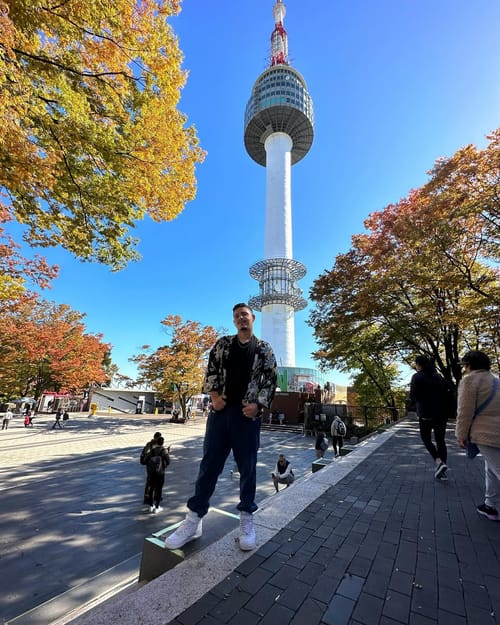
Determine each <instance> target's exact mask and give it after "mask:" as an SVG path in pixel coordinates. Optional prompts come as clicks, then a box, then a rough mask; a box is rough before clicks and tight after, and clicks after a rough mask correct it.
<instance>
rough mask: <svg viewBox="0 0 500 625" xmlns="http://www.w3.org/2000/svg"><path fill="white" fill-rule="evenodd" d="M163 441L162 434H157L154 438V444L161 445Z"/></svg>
mask: <svg viewBox="0 0 500 625" xmlns="http://www.w3.org/2000/svg"><path fill="white" fill-rule="evenodd" d="M164 442H165V441H164V439H163V436H158V438H157V439H156V444H157V445H163V443H164Z"/></svg>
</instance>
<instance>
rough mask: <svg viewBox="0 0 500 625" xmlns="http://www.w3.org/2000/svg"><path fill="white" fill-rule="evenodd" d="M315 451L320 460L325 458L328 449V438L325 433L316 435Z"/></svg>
mask: <svg viewBox="0 0 500 625" xmlns="http://www.w3.org/2000/svg"><path fill="white" fill-rule="evenodd" d="M314 449H315V451H316V458H318V459H319V458H323V457H324V455H325V451H326V450H327V449H328V438H327V437H326V434H325V433H324V432H318V433H317V434H316V440H315V441H314Z"/></svg>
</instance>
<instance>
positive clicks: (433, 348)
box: [309, 132, 500, 384]
mask: <svg viewBox="0 0 500 625" xmlns="http://www.w3.org/2000/svg"><path fill="white" fill-rule="evenodd" d="M499 163H500V141H499V133H498V132H495V133H494V134H493V135H492V136H491V137H490V143H489V145H488V146H487V148H486V149H485V150H478V149H477V148H473V147H472V146H469V147H468V148H464V149H463V150H460V151H459V152H457V154H456V155H455V156H454V157H453V158H451V159H447V160H445V159H441V160H440V161H438V163H437V164H436V167H435V168H434V170H433V171H432V172H431V178H430V180H429V182H428V183H427V184H426V185H424V186H423V187H422V188H421V189H418V190H415V191H412V192H410V193H409V195H408V196H407V197H406V198H403V199H402V200H400V201H399V202H398V203H396V204H393V205H389V206H387V207H386V208H385V209H384V210H383V211H380V212H376V213H374V214H372V215H371V216H370V217H369V218H368V219H367V220H366V221H365V226H366V228H367V231H368V232H367V233H365V234H360V235H355V236H353V238H352V248H351V250H349V251H348V252H347V253H345V254H340V255H339V256H337V258H336V260H335V264H334V266H333V268H332V269H331V270H330V271H327V272H325V273H324V274H323V275H321V276H320V277H319V278H317V279H316V281H315V283H314V285H313V287H312V290H311V296H312V299H313V300H314V301H315V302H316V309H315V310H314V311H313V312H312V313H311V315H310V319H309V322H310V324H311V325H312V327H313V328H314V331H315V335H316V338H317V339H318V342H319V344H320V349H319V350H318V351H317V352H316V356H317V357H318V358H319V360H320V361H321V362H322V363H323V364H324V365H329V366H331V365H335V366H338V367H341V368H342V367H343V368H345V369H351V368H354V369H357V370H358V371H365V372H366V373H367V372H368V370H367V369H366V367H365V365H364V364H363V363H364V362H373V361H374V360H377V359H379V358H380V357H381V358H382V362H385V363H386V364H387V366H389V365H392V364H393V363H394V362H395V361H397V360H398V359H399V362H401V361H404V360H406V361H408V362H409V361H411V360H412V359H413V356H414V355H415V354H417V353H422V354H426V355H428V356H430V357H432V358H433V359H434V360H435V362H436V365H437V367H438V369H439V370H440V371H441V373H442V374H443V375H444V376H445V378H446V379H447V380H448V381H449V382H450V384H457V383H458V381H459V380H460V378H461V369H460V355H461V353H462V351H463V350H464V349H471V348H474V349H479V348H482V349H485V350H486V351H488V352H489V353H490V355H491V356H492V358H493V360H494V361H496V362H497V366H498V363H499V362H500V353H499V351H498V350H499V347H498V346H499V344H500V340H499V339H500V321H499V320H500V281H499V277H500V274H499V271H498V267H497V265H496V263H497V262H498V259H499V256H498V251H499V246H498V242H499V232H500V228H499V221H498V219H499V215H500V212H499V206H500V193H499V190H500V168H499ZM378 368H379V369H380V366H379V367H378ZM365 369H366V370H365ZM374 370H375V371H376V369H372V370H371V373H372V374H373V371H374Z"/></svg>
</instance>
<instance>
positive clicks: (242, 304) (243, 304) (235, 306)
mask: <svg viewBox="0 0 500 625" xmlns="http://www.w3.org/2000/svg"><path fill="white" fill-rule="evenodd" d="M237 308H248V310H249V311H250V312H251V313H252V315H253V310H252V308H251V307H250V306H249V305H248V304H245V302H240V303H239V304H235V305H234V306H233V313H234V311H235V310H236V309H237Z"/></svg>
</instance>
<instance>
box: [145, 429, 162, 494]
mask: <svg viewBox="0 0 500 625" xmlns="http://www.w3.org/2000/svg"><path fill="white" fill-rule="evenodd" d="M160 436H161V432H155V433H154V435H153V438H152V439H151V440H150V441H148V442H147V443H146V444H145V445H144V447H143V449H142V452H141V457H140V462H141V464H143V465H147V462H148V457H149V454H150V452H151V449H152V448H153V445H155V444H156V441H157V439H158V438H160ZM150 493H151V484H150V483H149V473H148V472H147V471H146V483H145V484H144V504H145V505H147V506H149V495H150Z"/></svg>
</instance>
